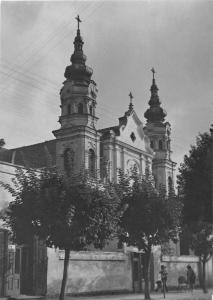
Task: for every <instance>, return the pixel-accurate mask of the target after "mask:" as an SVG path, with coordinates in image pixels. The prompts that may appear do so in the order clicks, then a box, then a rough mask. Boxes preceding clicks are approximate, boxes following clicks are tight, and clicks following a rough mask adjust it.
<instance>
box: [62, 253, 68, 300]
mask: <svg viewBox="0 0 213 300" xmlns="http://www.w3.org/2000/svg"><path fill="white" fill-rule="evenodd" d="M69 259H70V249H65V257H64V272H63V279H62V283H61V291H60V295H59V300H64V293H65V288H66V283H67V272H68V267H69Z"/></svg>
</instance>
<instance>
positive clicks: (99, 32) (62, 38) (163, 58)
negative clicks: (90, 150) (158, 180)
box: [0, 0, 213, 166]
mask: <svg viewBox="0 0 213 300" xmlns="http://www.w3.org/2000/svg"><path fill="white" fill-rule="evenodd" d="M78 14H79V15H80V18H81V19H82V23H81V25H80V29H81V35H82V37H83V39H84V53H85V54H86V55H87V65H88V66H90V67H92V68H93V77H92V78H93V80H95V81H96V83H97V85H98V89H99V93H98V97H97V111H96V112H97V116H98V117H99V118H100V119H99V121H98V129H99V128H104V127H108V126H114V125H117V124H118V118H119V117H121V116H123V114H124V112H125V111H126V110H127V108H128V104H129V97H128V95H129V92H130V91H131V92H132V94H133V96H134V100H133V103H134V109H135V111H136V113H137V115H138V117H139V118H140V119H141V120H142V121H143V124H144V125H145V124H146V120H145V119H144V116H143V114H144V112H145V111H146V109H147V108H148V101H149V99H150V86H151V80H152V73H151V71H150V70H151V68H152V67H154V68H155V70H156V74H155V75H156V82H157V85H158V88H159V96H160V100H161V102H162V107H163V108H164V109H165V110H166V111H167V117H166V121H168V122H170V124H171V126H172V136H171V138H172V150H173V160H174V161H176V162H177V163H178V166H179V164H180V163H181V162H182V161H183V157H184V154H188V151H189V149H190V145H191V144H195V140H196V136H197V135H198V134H199V132H200V133H203V132H206V131H208V132H209V129H210V125H211V124H212V123H213V55H212V53H213V34H212V32H213V18H212V15H213V1H208V0H199V1H198V0H194V1H192V0H191V1H189V0H188V1H187V0H185V1H181V0H180V1H179V0H167V1H163V0H162V1H161V0H158V1H157V0H147V1H95V2H92V1H67V2H63V1H60V2H57V1H34V2H31V1H24V2H21V1H16V2H12V1H2V2H1V62H0V76H1V79H0V83H1V84H0V91H1V97H0V105H1V114H0V116H1V122H0V138H4V139H5V141H6V148H14V147H20V146H24V145H30V144H34V143H39V142H43V141H45V140H51V139H53V138H54V136H53V134H52V130H55V129H57V128H59V123H58V117H59V115H60V107H59V105H60V98H59V91H60V89H61V87H62V83H63V81H64V80H65V78H64V70H65V67H66V66H67V65H69V64H70V61H69V59H70V56H71V54H72V53H73V40H74V38H75V35H76V28H77V24H76V20H75V17H76V16H77V15H78Z"/></svg>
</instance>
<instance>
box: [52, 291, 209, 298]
mask: <svg viewBox="0 0 213 300" xmlns="http://www.w3.org/2000/svg"><path fill="white" fill-rule="evenodd" d="M212 295H213V290H209V291H208V294H204V293H203V291H201V290H194V291H193V293H191V292H188V291H181V292H173V291H171V292H168V293H167V294H166V300H213V296H212ZM143 299H144V294H143V293H140V294H123V295H120V294H119V295H107V296H106V295H105V296H104V295H101V296H98V295H95V296H94V295H93V296H75V297H74V296H66V298H65V300H143ZM151 299H152V300H163V299H164V298H163V294H161V293H160V292H159V293H151ZM54 300H56V299H54Z"/></svg>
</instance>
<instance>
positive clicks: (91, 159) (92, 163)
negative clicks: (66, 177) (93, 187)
mask: <svg viewBox="0 0 213 300" xmlns="http://www.w3.org/2000/svg"><path fill="white" fill-rule="evenodd" d="M89 173H90V175H94V174H95V152H94V150H92V149H89Z"/></svg>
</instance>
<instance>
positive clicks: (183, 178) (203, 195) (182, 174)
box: [178, 133, 212, 224]
mask: <svg viewBox="0 0 213 300" xmlns="http://www.w3.org/2000/svg"><path fill="white" fill-rule="evenodd" d="M211 151H212V149H211V136H210V134H209V133H204V134H199V135H198V137H197V139H196V145H195V146H191V149H190V151H189V155H185V156H184V162H183V163H182V164H181V166H180V168H179V176H178V188H179V194H180V196H181V197H182V198H183V201H184V209H183V216H184V223H185V224H186V223H190V222H191V221H197V220H198V219H199V220H203V221H206V222H211V221H212V201H211V176H212V174H211V160H212V152H211Z"/></svg>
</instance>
